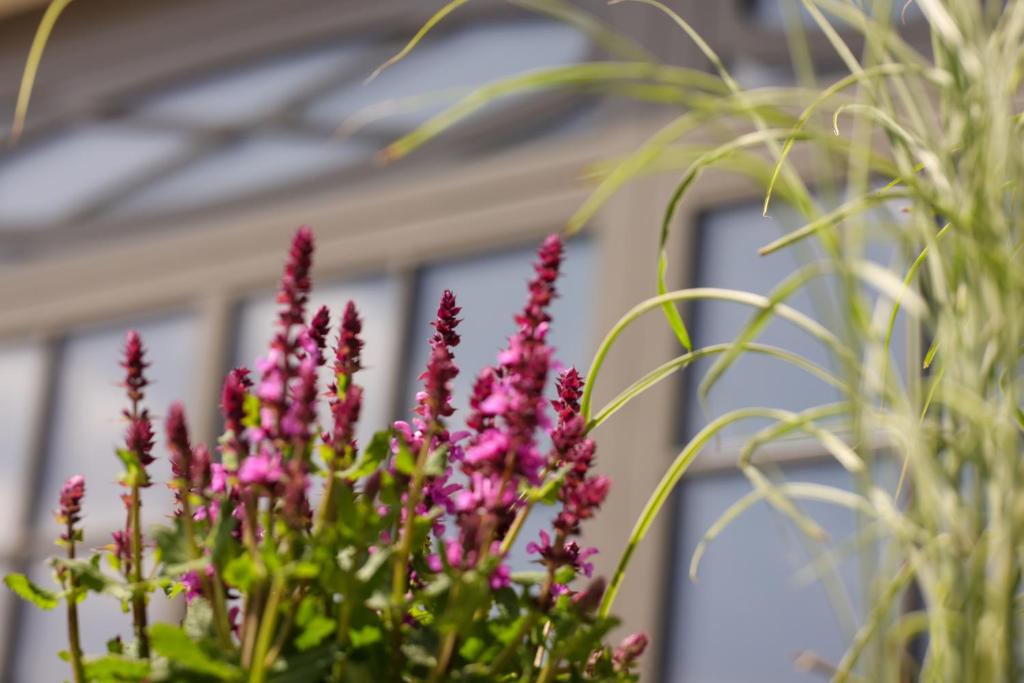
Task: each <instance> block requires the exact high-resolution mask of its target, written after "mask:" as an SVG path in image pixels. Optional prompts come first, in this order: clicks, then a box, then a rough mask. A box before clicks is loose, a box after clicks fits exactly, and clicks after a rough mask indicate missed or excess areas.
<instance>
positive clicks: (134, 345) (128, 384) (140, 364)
mask: <svg viewBox="0 0 1024 683" xmlns="http://www.w3.org/2000/svg"><path fill="white" fill-rule="evenodd" d="M145 353H146V350H145V348H144V347H143V345H142V337H140V336H139V333H138V332H137V331H135V330H129V331H128V334H127V335H126V336H125V340H124V360H122V361H121V367H122V368H124V370H125V378H124V384H123V386H124V387H125V388H126V389H127V390H128V398H129V400H131V401H132V402H133V403H138V402H139V401H141V400H142V398H143V389H145V387H146V386H147V385H148V384H149V382H148V381H147V380H146V374H145V373H146V368H148V367H149V363H147V362H146V359H145Z"/></svg>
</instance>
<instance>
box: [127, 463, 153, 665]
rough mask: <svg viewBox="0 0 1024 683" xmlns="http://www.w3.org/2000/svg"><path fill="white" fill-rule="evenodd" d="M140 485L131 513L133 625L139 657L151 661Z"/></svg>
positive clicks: (133, 489) (133, 495)
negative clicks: (143, 581) (143, 583)
mask: <svg viewBox="0 0 1024 683" xmlns="http://www.w3.org/2000/svg"><path fill="white" fill-rule="evenodd" d="M139 491H140V489H139V485H138V484H137V483H136V484H133V485H132V505H131V511H130V512H129V518H130V519H131V527H132V530H131V531H132V624H133V626H134V628H135V639H136V641H137V642H138V644H139V657H141V658H142V659H149V634H148V633H147V618H146V596H145V594H144V593H143V592H142V522H141V520H142V514H141V508H142V501H141V499H140V497H139Z"/></svg>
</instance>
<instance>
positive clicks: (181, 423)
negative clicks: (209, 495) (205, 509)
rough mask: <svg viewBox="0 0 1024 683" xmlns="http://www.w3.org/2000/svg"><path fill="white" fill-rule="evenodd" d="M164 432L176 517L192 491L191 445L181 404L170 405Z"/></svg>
mask: <svg viewBox="0 0 1024 683" xmlns="http://www.w3.org/2000/svg"><path fill="white" fill-rule="evenodd" d="M165 430H166V433H167V448H168V450H169V451H170V453H171V474H172V475H173V476H174V481H173V482H171V484H170V487H171V488H172V489H174V500H175V503H176V505H177V509H176V510H175V514H176V515H177V514H181V511H182V508H183V501H184V499H185V497H186V496H187V495H188V492H189V491H191V490H192V444H191V442H190V441H189V438H188V425H187V424H186V423H185V408H184V407H183V406H182V405H181V403H178V402H175V403H172V404H171V407H170V408H169V409H168V410H167V420H166V423H165Z"/></svg>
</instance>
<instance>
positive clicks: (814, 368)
mask: <svg viewBox="0 0 1024 683" xmlns="http://www.w3.org/2000/svg"><path fill="white" fill-rule="evenodd" d="M731 347H732V344H731V343H724V344H714V345H712V346H705V347H703V348H700V349H695V350H694V351H692V352H688V353H684V354H682V355H680V356H676V357H675V358H673V359H672V360H670V361H668V362H666V363H663V364H661V365H659V366H658V367H657V368H655V369H654V370H651V371H650V372H648V373H647V374H646V375H644V376H643V377H641V378H640V379H638V380H637V381H635V382H633V383H632V384H631V385H629V387H627V388H626V389H624V390H622V391H621V392H620V393H619V394H618V395H617V396H616V397H615V398H613V399H612V400H610V401H609V402H608V403H607V404H606V405H605V406H604V407H603V408H601V410H599V411H598V412H597V415H595V416H594V418H593V419H592V420H591V421H590V423H589V424H588V425H587V429H588V430H593V429H597V428H598V427H600V426H601V425H602V424H604V422H605V421H607V420H608V418H610V417H611V416H612V415H614V414H615V413H616V412H618V411H619V409H620V408H622V407H623V406H625V405H626V404H627V403H629V402H630V401H631V400H633V399H634V398H636V397H637V396H639V395H641V394H642V393H643V392H644V391H646V390H647V389H649V388H651V387H652V386H654V385H656V384H657V383H658V382H660V381H661V380H663V379H665V378H666V377H669V376H671V375H673V374H675V373H676V372H678V371H679V370H682V369H684V368H686V367H688V366H689V365H690V364H692V363H693V362H695V361H697V360H699V359H701V358H704V357H706V356H711V355H714V354H718V353H722V352H724V351H726V350H728V349H729V348H731ZM745 352H746V353H754V354H763V355H766V356H770V357H772V358H776V359H778V360H781V361H784V362H786V363H790V364H792V365H794V366H796V367H798V368H800V369H801V370H804V371H805V372H807V373H808V374H809V375H811V376H813V377H816V378H818V379H820V380H821V381H822V382H824V383H825V384H828V385H830V386H833V387H836V388H841V387H842V386H843V384H842V381H841V380H840V379H839V378H838V377H836V376H835V375H833V374H831V373H830V372H828V371H827V370H825V369H824V368H822V367H821V366H820V365H817V364H815V363H812V362H811V361H809V360H807V359H806V358H804V357H803V356H801V355H799V354H796V353H793V352H791V351H787V350H785V349H781V348H779V347H777V346H770V345H767V344H758V343H750V344H748V345H747V347H746V349H745Z"/></svg>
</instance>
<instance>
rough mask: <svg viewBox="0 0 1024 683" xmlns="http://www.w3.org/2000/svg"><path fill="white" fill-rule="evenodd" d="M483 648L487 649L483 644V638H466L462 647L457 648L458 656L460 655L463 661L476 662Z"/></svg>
mask: <svg viewBox="0 0 1024 683" xmlns="http://www.w3.org/2000/svg"><path fill="white" fill-rule="evenodd" d="M485 647H487V645H486V643H484V641H483V638H480V637H479V636H470V637H469V638H466V641H465V642H464V643H462V647H460V648H459V654H460V655H462V658H463V659H465V660H467V661H470V662H473V661H476V659H477V658H478V657H479V656H480V653H481V652H483V651H484V648H485Z"/></svg>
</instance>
